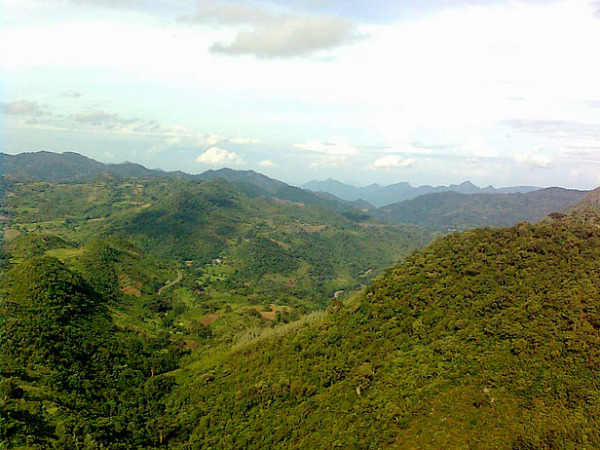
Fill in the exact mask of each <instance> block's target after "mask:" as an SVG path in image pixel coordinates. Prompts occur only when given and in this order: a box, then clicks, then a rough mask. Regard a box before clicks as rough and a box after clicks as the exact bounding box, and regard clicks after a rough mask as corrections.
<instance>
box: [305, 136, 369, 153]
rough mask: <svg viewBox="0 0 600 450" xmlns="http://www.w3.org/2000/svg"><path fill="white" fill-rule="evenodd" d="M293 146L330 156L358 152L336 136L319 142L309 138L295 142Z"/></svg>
mask: <svg viewBox="0 0 600 450" xmlns="http://www.w3.org/2000/svg"><path fill="white" fill-rule="evenodd" d="M294 148H298V149H301V150H307V151H309V152H317V153H324V154H326V155H332V156H353V155H357V154H358V150H357V149H356V147H354V146H353V145H350V144H349V143H348V142H346V141H345V140H343V139H340V138H336V137H334V138H331V139H330V142H321V141H319V140H318V139H311V140H308V141H306V142H305V143H303V144H295V145H294Z"/></svg>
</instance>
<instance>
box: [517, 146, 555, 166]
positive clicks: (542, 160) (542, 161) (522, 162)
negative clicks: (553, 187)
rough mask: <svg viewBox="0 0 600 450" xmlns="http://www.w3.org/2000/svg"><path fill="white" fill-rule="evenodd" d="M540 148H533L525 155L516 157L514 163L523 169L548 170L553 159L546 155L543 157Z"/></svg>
mask: <svg viewBox="0 0 600 450" xmlns="http://www.w3.org/2000/svg"><path fill="white" fill-rule="evenodd" d="M543 151H544V149H543V148H542V147H534V148H532V149H531V150H529V151H528V152H526V153H523V154H520V155H516V156H515V163H516V164H517V166H519V167H525V168H530V169H547V168H549V167H550V166H551V165H552V163H553V162H554V159H553V158H551V157H550V156H548V155H544V154H543V153H542V152H543Z"/></svg>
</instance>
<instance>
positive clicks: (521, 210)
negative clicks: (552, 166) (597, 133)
mask: <svg viewBox="0 0 600 450" xmlns="http://www.w3.org/2000/svg"><path fill="white" fill-rule="evenodd" d="M585 195H586V192H584V191H576V190H571V189H562V188H547V189H540V190H538V191H534V192H530V193H527V194H471V195H466V194H459V193H457V192H442V193H438V194H427V195H423V196H420V197H417V198H415V199H413V200H407V201H405V202H401V203H396V204H393V205H389V206H386V207H384V208H382V211H383V213H384V214H383V215H381V216H379V217H381V218H387V219H388V220H392V221H394V222H400V223H412V224H415V225H418V226H422V227H425V228H428V229H432V230H440V231H451V230H462V229H467V228H474V227H478V226H479V227H480V226H509V225H514V224H515V223H518V222H522V221H528V222H536V221H538V220H541V219H543V218H544V217H545V216H547V215H548V214H550V213H552V212H555V211H560V210H563V209H566V208H567V207H569V206H571V205H573V204H575V203H577V202H578V201H579V200H581V199H582V198H583V197H584V196H585Z"/></svg>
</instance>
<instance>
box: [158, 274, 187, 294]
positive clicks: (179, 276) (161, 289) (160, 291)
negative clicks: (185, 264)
mask: <svg viewBox="0 0 600 450" xmlns="http://www.w3.org/2000/svg"><path fill="white" fill-rule="evenodd" d="M182 279H183V274H182V273H181V272H180V271H179V270H178V271H177V278H176V279H175V280H173V281H169V282H168V283H167V284H165V285H164V286H163V287H161V288H160V289H159V290H158V295H160V294H161V293H162V291H163V290H165V289H167V288H170V287H171V286H173V285H174V284H177V283H179V282H180V281H181V280H182Z"/></svg>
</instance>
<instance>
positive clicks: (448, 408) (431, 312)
mask: <svg viewBox="0 0 600 450" xmlns="http://www.w3.org/2000/svg"><path fill="white" fill-rule="evenodd" d="M599 225H600V221H599V219H598V217H596V216H594V217H593V218H588V219H585V220H583V219H578V218H574V219H563V220H558V221H553V222H551V223H541V224H537V225H526V224H522V225H518V226H515V227H513V228H508V229H499V230H475V231H471V232H466V233H463V234H460V235H459V234H453V235H449V236H447V237H445V238H442V239H439V240H437V241H436V242H435V243H434V244H433V245H431V246H429V247H428V248H427V249H426V250H425V251H423V252H420V253H417V254H415V255H413V256H412V257H410V258H409V259H408V260H407V261H406V262H405V263H403V264H402V265H400V266H397V267H395V268H394V269H392V270H390V271H388V272H387V273H386V274H385V275H384V276H382V277H381V278H379V279H378V280H376V281H375V283H374V284H373V285H372V286H371V287H370V288H369V289H367V290H366V291H365V292H364V293H363V294H362V295H361V296H360V297H359V298H357V299H355V300H353V301H351V302H349V303H348V304H346V305H337V306H335V307H332V308H331V309H330V310H329V313H328V314H327V315H325V316H319V317H313V318H312V319H311V320H310V321H306V323H307V324H305V325H298V327H290V326H287V328H282V329H281V330H280V332H279V333H273V334H272V336H270V337H268V336H267V337H264V338H260V337H259V338H256V339H255V340H254V341H253V342H252V341H250V342H245V343H244V344H243V345H240V346H239V347H238V348H237V349H236V350H235V351H233V352H232V353H231V354H229V355H227V356H225V357H223V358H222V359H221V360H220V361H219V362H217V363H214V364H209V365H206V364H199V365H198V366H197V368H195V366H194V364H191V365H190V368H189V369H187V370H185V371H182V372H181V373H180V375H179V376H178V379H179V380H180V383H181V384H182V385H183V386H185V388H181V389H179V390H178V391H176V392H175V393H174V394H173V396H172V399H171V408H173V411H174V412H177V413H178V414H179V415H178V417H179V419H180V420H181V421H182V423H184V424H185V425H184V426H183V427H182V428H180V429H178V430H176V431H174V432H173V439H174V440H175V441H179V442H188V443H189V445H191V446H192V448H257V449H258V448H282V449H283V448H286V449H287V448H290V449H291V448H338V447H339V448H357V449H359V448H360V449H368V448H373V449H376V448H402V449H404V448H406V449H427V448H430V449H439V448H445V449H452V448H456V449H463V448H476V449H480V448H481V449H484V448H490V449H491V448H493V449H582V448H589V449H591V448H598V447H599V446H600V433H599V432H598V430H600V408H599V405H600V403H599V399H598V395H599V392H600V391H599V389H598V388H599V386H598V367H599V366H598V364H599V361H600V360H599V359H598V358H599V357H600V340H599V339H598V327H600V303H599V301H598V298H599V293H600V279H599V278H598V276H597V274H598V272H599V270H600V265H599V264H600V263H599V261H600V258H599V256H600V254H599V250H598V249H599V248H600V231H599V230H600V228H599Z"/></svg>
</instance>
